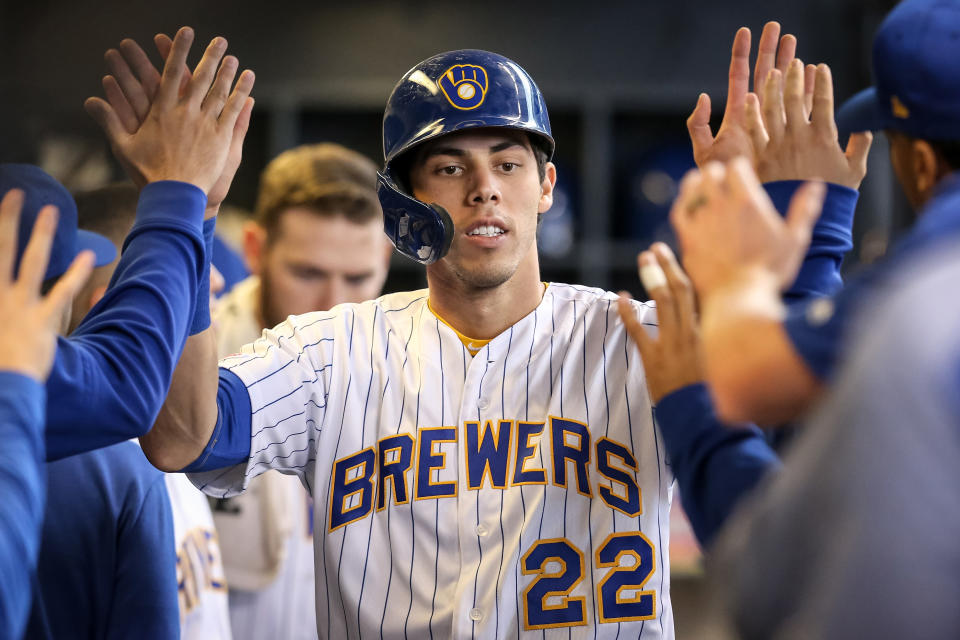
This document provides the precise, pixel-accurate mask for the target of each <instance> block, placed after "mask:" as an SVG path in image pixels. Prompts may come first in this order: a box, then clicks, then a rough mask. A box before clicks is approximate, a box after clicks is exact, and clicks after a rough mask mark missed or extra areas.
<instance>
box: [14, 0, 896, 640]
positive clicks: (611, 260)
mask: <svg viewBox="0 0 960 640" xmlns="http://www.w3.org/2000/svg"><path fill="white" fill-rule="evenodd" d="M894 4H895V2H893V1H892V0H807V1H805V2H779V1H769V0H767V1H764V0H728V1H719V2H718V1H717V0H712V1H710V0H671V1H656V2H654V1H650V0H647V1H633V2H629V1H619V2H605V1H603V0H598V1H593V2H568V1H557V2H542V1H541V2H524V1H517V0H514V1H509V0H506V1H504V0H495V1H485V2H449V1H446V2H445V1H441V0H397V1H394V2H388V1H385V0H381V1H364V0H355V1H354V2H352V3H346V2H338V3H332V2H318V1H314V2H283V1H274V2H249V1H236V2H222V1H214V0H194V1H187V0H173V1H170V2H165V3H145V2H129V1H121V0H106V1H103V2H96V3H86V2H75V1H72V2H66V1H53V0H48V1H44V0H36V1H35V2H33V3H32V4H27V3H23V2H17V3H13V2H10V1H9V0H2V2H0V63H2V64H0V160H2V161H6V162H9V161H23V162H33V163H37V164H41V165H42V166H44V167H45V168H46V169H47V170H48V171H50V172H51V173H53V174H54V175H55V176H56V177H57V178H59V179H60V180H61V181H62V182H64V184H66V185H67V186H68V187H69V188H71V189H74V190H79V189H86V188H93V187H96V186H99V185H100V184H103V183H105V182H107V181H109V180H112V179H117V178H120V177H122V175H123V174H122V172H121V171H120V170H119V167H118V166H117V165H116V164H115V163H114V162H113V161H112V159H111V158H110V155H109V150H108V148H107V145H106V144H105V142H104V139H103V137H102V135H101V133H100V132H99V130H98V129H97V128H96V126H95V125H94V124H93V122H92V121H91V120H90V119H89V118H88V117H87V116H86V114H85V113H84V111H83V109H82V103H83V100H84V98H85V97H87V96H89V95H93V94H99V93H100V77H101V76H102V75H103V74H104V73H105V65H104V64H103V60H102V55H103V52H104V51H105V50H106V49H107V48H108V47H111V46H116V45H117V43H118V42H119V41H120V39H121V38H123V37H127V36H129V37H133V38H135V39H136V40H138V41H139V42H141V43H142V44H145V45H146V44H148V43H150V39H151V36H152V35H153V34H154V33H156V32H157V31H160V30H163V31H166V32H167V33H171V34H172V33H173V31H175V30H176V28H177V27H179V26H180V25H183V24H189V25H191V26H193V27H195V29H196V31H197V41H198V42H200V43H203V44H205V43H206V42H207V41H209V39H210V38H211V37H213V36H214V35H224V36H226V37H227V39H228V40H229V41H230V52H231V53H233V54H235V55H237V56H238V57H239V58H240V61H241V64H242V65H243V66H244V67H249V68H252V69H254V70H255V71H256V73H257V84H256V87H255V90H254V96H255V97H256V99H257V104H256V109H255V112H254V116H253V121H252V124H251V128H250V132H249V134H248V137H247V142H246V145H245V150H244V163H243V165H242V167H241V169H240V172H239V174H238V176H237V178H236V180H235V182H234V186H233V189H232V191H231V194H230V197H229V198H228V203H230V204H233V205H235V206H238V207H241V208H250V207H251V206H252V204H253V200H254V197H255V192H256V185H257V176H258V175H259V172H260V170H261V169H262V168H263V166H264V165H265V164H266V162H267V161H268V160H269V159H270V158H272V157H273V156H275V155H276V154H277V153H279V152H281V151H283V150H284V149H287V148H290V147H292V146H295V145H297V144H300V143H304V142H315V141H321V140H331V141H336V142H340V143H343V144H346V145H348V146H351V147H354V148H356V149H358V150H360V151H362V152H363V153H365V154H367V155H368V156H369V157H371V158H372V159H374V160H375V161H376V162H377V163H378V164H381V163H382V155H381V150H380V122H381V117H382V113H383V106H384V104H385V102H386V98H387V96H388V95H389V92H390V90H391V89H392V88H393V85H394V83H395V82H396V81H397V80H398V79H399V78H400V77H401V75H402V74H403V73H404V72H405V71H406V70H407V69H409V68H410V67H411V66H413V65H414V64H415V63H416V62H418V61H419V60H421V59H423V58H426V57H427V56H429V55H432V54H434V53H437V52H440V51H445V50H449V49H458V48H467V47H470V48H482V49H491V50H494V51H497V52H498V53H502V54H504V55H507V56H508V57H511V58H513V59H515V60H516V61H518V62H519V63H520V64H521V65H523V66H524V67H525V68H526V69H527V70H528V71H529V72H530V73H531V75H533V77H534V78H535V79H536V80H537V83H538V84H539V86H540V88H541V90H542V91H543V93H544V95H545V97H546V100H547V104H548V106H549V108H550V115H551V120H552V124H553V130H554V136H555V138H556V140H557V155H556V162H557V164H558V166H559V176H560V180H559V186H560V189H561V191H562V194H558V198H557V203H556V205H555V208H554V210H553V211H552V212H551V213H549V214H547V216H545V220H544V224H543V226H542V229H541V253H542V256H543V258H542V265H543V277H544V279H546V280H560V281H569V282H577V283H582V284H588V285H595V286H600V287H604V288H607V289H612V290H617V289H620V288H626V289H631V290H633V291H634V293H636V294H640V293H641V290H640V285H639V282H638V280H637V277H636V267H635V258H636V254H637V251H638V250H639V249H640V248H642V247H645V246H646V245H647V244H649V242H651V241H652V240H653V239H667V240H669V239H670V237H669V230H668V228H667V227H666V225H665V215H666V211H667V209H668V206H669V201H670V199H671V198H672V196H673V194H674V193H675V188H676V179H677V178H678V177H679V176H680V175H682V173H683V171H684V170H685V169H686V168H687V167H688V166H692V154H691V152H690V145H689V141H688V138H687V134H686V128H685V125H684V121H685V119H686V117H687V115H688V114H689V112H690V110H691V109H692V108H693V106H694V104H695V102H696V97H697V94H698V93H699V92H700V91H706V92H708V93H709V94H710V96H711V98H712V99H713V106H714V119H713V120H714V130H716V127H717V126H718V125H719V122H720V116H721V114H722V109H723V104H724V101H725V93H726V77H727V66H728V63H729V52H730V45H731V43H732V40H733V34H734V32H735V30H736V29H737V27H739V26H741V25H746V26H749V27H750V28H751V30H752V31H753V34H754V50H755V49H756V42H757V39H758V38H759V34H760V30H761V28H762V26H763V24H764V22H766V21H767V20H769V19H777V20H779V21H780V22H781V24H782V25H783V28H784V31H785V32H790V33H794V34H796V35H797V37H798V39H799V47H798V55H799V56H800V57H801V58H802V59H803V60H804V61H805V62H814V63H816V62H821V61H823V62H827V63H829V64H830V66H831V68H832V70H833V76H834V82H835V87H836V97H837V102H838V104H839V103H840V102H841V101H842V100H844V99H845V98H847V97H849V96H850V95H852V94H853V93H855V92H856V91H857V90H859V89H861V88H863V87H865V86H867V85H868V84H870V67H869V58H870V43H871V41H872V37H873V33H874V31H875V29H876V27H877V25H878V24H879V23H880V21H881V20H882V18H883V16H884V14H885V13H886V12H887V11H888V10H889V9H890V8H891V7H892V6H893V5H894ZM200 50H202V47H201V46H198V45H196V44H195V46H194V51H193V56H191V61H192V62H195V61H196V60H197V59H198V58H199V51H200ZM869 168H870V171H869V174H868V177H867V180H866V181H865V182H864V185H863V188H862V195H861V198H860V203H859V205H858V211H857V221H856V225H855V232H854V235H855V241H856V248H855V250H854V251H853V252H852V254H851V256H850V257H849V258H848V261H847V268H848V269H855V268H856V265H857V264H858V263H860V262H869V261H871V260H873V259H875V258H876V257H877V256H879V255H881V254H882V253H883V251H884V249H885V247H886V245H887V243H888V240H889V238H890V236H891V233H895V232H896V230H897V229H898V228H900V227H902V226H903V222H904V221H905V220H906V219H907V217H908V215H909V214H908V209H907V207H906V203H905V201H904V199H903V196H902V194H901V193H900V191H899V189H898V187H896V186H895V180H894V178H893V175H892V171H891V169H890V166H889V161H888V159H887V147H886V141H885V139H884V137H883V136H882V135H881V136H877V138H876V139H875V141H874V148H873V151H872V152H871V157H870V160H869ZM424 284H425V280H424V278H423V275H422V269H421V268H420V267H419V266H418V265H415V264H414V263H412V262H409V261H406V260H404V259H402V258H399V257H396V259H395V260H394V268H393V270H392V272H391V276H390V279H389V281H388V283H387V288H388V290H398V289H406V288H416V287H420V286H423V285H424ZM683 574H684V572H683V571H680V572H678V575H675V578H674V598H675V609H676V618H677V631H678V637H679V638H684V637H689V634H690V633H692V632H690V631H689V630H688V629H689V628H691V626H692V625H693V624H694V623H695V617H694V616H691V615H689V612H690V611H691V610H694V611H695V610H698V609H699V606H698V604H697V603H698V601H699V598H700V595H701V590H702V585H701V583H700V582H699V580H697V579H696V578H695V577H685V576H684V575H683Z"/></svg>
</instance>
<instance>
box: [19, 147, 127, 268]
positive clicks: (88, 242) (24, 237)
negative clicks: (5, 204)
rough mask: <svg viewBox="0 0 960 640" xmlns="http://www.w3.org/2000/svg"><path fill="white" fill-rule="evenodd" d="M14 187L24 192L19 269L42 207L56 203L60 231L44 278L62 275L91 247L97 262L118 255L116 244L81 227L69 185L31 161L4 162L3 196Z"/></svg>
mask: <svg viewBox="0 0 960 640" xmlns="http://www.w3.org/2000/svg"><path fill="white" fill-rule="evenodd" d="M11 189H21V190H22V191H23V209H22V210H21V211H20V226H19V228H18V230H17V259H16V263H15V266H14V270H15V271H19V269H20V258H21V257H22V256H23V252H24V250H25V249H26V248H27V242H29V241H30V234H31V233H32V232H33V223H34V222H36V220H37V214H39V213H40V209H42V208H43V207H45V206H46V205H48V204H52V205H54V206H55V207H57V209H59V210H60V217H59V218H57V231H56V233H55V234H54V236H53V246H51V247H50V262H49V264H48V265H47V273H46V275H45V276H44V280H49V279H51V278H56V277H57V276H59V275H62V274H63V273H64V272H65V271H66V270H67V268H68V267H69V266H70V263H71V262H73V259H74V258H75V257H76V256H77V254H78V253H80V252H81V251H83V250H84V249H90V250H91V251H93V253H94V255H95V256H96V260H95V262H94V265H95V266H97V267H102V266H103V265H105V264H110V263H111V262H113V259H114V258H116V257H117V250H116V248H115V247H114V246H113V243H112V242H111V241H110V240H109V239H107V238H105V237H103V236H102V235H100V234H99V233H93V232H92V231H83V230H81V229H78V228H77V205H76V204H75V203H74V202H73V197H72V196H71V195H70V192H69V191H67V190H66V188H65V187H64V186H63V185H62V184H60V183H59V182H57V181H56V180H55V179H54V178H53V176H51V175H50V174H49V173H47V172H46V171H44V170H43V169H41V168H40V167H35V166H33V165H30V164H0V198H2V197H3V196H5V195H6V194H7V192H8V191H10V190H11Z"/></svg>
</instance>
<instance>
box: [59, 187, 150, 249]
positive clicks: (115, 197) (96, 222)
mask: <svg viewBox="0 0 960 640" xmlns="http://www.w3.org/2000/svg"><path fill="white" fill-rule="evenodd" d="M139 199H140V191H139V190H138V189H137V188H136V187H135V186H134V185H133V184H132V183H130V182H114V183H112V184H108V185H107V186H105V187H100V188H99V189H92V190H90V191H81V192H80V193H78V194H77V195H76V196H74V201H76V203H77V227H79V228H80V229H86V230H87V231H95V232H96V233H99V234H100V235H104V236H106V237H107V238H109V239H110V241H111V242H113V244H114V245H116V247H117V250H119V249H120V246H121V245H123V240H124V238H126V237H127V234H128V233H130V228H131V227H132V226H133V221H134V219H135V218H136V215H137V201H138V200H139Z"/></svg>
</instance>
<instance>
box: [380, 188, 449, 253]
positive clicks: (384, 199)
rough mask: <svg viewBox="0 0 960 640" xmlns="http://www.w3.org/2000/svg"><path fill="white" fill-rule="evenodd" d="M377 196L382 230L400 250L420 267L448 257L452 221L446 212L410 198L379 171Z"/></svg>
mask: <svg viewBox="0 0 960 640" xmlns="http://www.w3.org/2000/svg"><path fill="white" fill-rule="evenodd" d="M377 196H378V197H379V198H380V206H381V207H382V208H383V229H384V231H385V232H386V234H387V237H389V238H390V241H391V242H393V246H395V247H396V248H397V251H399V252H400V253H402V254H403V255H405V256H407V257H408V258H410V259H411V260H415V261H416V262H419V263H421V264H432V263H434V262H436V261H437V260H439V259H440V258H442V257H443V256H445V255H447V251H449V250H450V244H451V243H452V242H453V220H452V219H451V218H450V214H449V213H447V211H446V209H444V208H443V207H441V206H440V205H438V204H429V205H428V204H424V203H423V202H420V201H419V200H417V199H416V198H413V197H411V196H408V195H407V194H406V193H404V192H403V191H401V190H400V189H399V188H398V187H397V185H396V183H395V182H394V180H393V179H392V178H391V177H390V175H389V174H383V173H380V172H377Z"/></svg>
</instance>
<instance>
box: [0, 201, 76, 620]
mask: <svg viewBox="0 0 960 640" xmlns="http://www.w3.org/2000/svg"><path fill="white" fill-rule="evenodd" d="M23 199H24V194H23V192H22V191H21V190H17V189H12V190H10V191H7V192H6V193H5V194H3V196H2V199H0V240H2V242H0V435H2V437H3V443H4V446H3V448H2V450H0V461H2V468H3V469H4V473H3V475H2V477H0V493H2V495H3V501H2V504H0V573H2V575H3V580H2V581H0V636H2V637H4V638H20V637H22V635H23V631H24V628H25V624H26V620H27V613H28V610H29V608H30V599H31V595H32V590H31V585H32V584H33V583H34V581H33V571H34V568H35V566H36V562H37V553H38V549H39V546H40V527H41V517H42V514H43V506H44V502H45V496H46V491H45V484H46V483H45V477H44V472H43V466H42V465H43V461H44V441H43V423H44V400H45V398H44V388H43V381H44V379H45V378H46V376H47V375H48V374H49V372H50V367H51V365H52V363H53V357H54V353H55V350H56V335H57V332H58V331H59V330H61V328H62V321H63V318H65V317H66V316H67V314H68V313H69V308H70V300H71V298H72V297H73V296H74V295H75V294H76V292H77V291H78V290H79V289H80V287H81V286H82V285H83V282H84V280H86V277H87V275H88V274H89V273H90V269H91V268H92V266H93V263H94V256H93V254H92V252H89V251H84V252H82V253H81V254H79V255H78V256H77V257H76V258H75V259H74V260H73V261H72V262H69V263H68V264H70V266H69V268H67V270H66V272H65V273H63V274H62V275H61V277H60V279H59V281H58V282H57V284H56V285H55V286H54V287H53V288H52V289H51V290H50V292H49V293H48V294H47V295H46V296H41V294H40V289H41V285H42V283H43V280H44V274H45V272H46V271H47V264H48V259H49V256H50V247H51V245H52V244H53V240H54V236H55V229H56V227H57V212H56V211H55V210H54V209H53V207H45V208H44V209H43V210H41V211H40V212H39V214H38V215H37V216H36V224H34V225H33V226H32V233H31V234H30V236H29V237H30V240H29V243H28V244H27V245H26V247H25V250H24V251H23V255H22V258H21V259H20V260H17V259H16V257H15V255H14V252H15V246H14V243H13V242H12V240H13V238H14V237H15V236H16V235H17V226H18V221H19V214H20V209H21V206H22V204H23ZM20 228H22V229H30V228H31V227H30V226H29V225H28V223H24V224H21V225H20ZM15 262H19V268H18V269H16V270H15V269H14V263H15Z"/></svg>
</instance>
